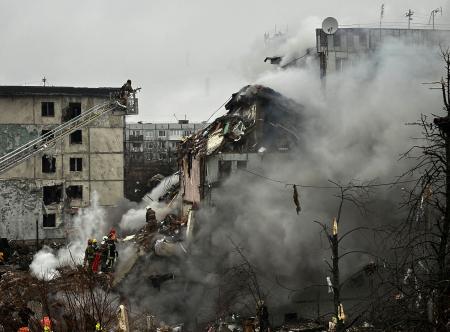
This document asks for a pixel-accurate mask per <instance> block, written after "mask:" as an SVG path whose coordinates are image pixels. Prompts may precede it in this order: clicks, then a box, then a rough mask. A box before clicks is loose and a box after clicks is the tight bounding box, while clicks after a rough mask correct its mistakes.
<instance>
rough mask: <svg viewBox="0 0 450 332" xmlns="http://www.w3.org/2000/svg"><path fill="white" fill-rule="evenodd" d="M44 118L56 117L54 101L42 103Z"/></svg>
mask: <svg viewBox="0 0 450 332" xmlns="http://www.w3.org/2000/svg"><path fill="white" fill-rule="evenodd" d="M41 115H42V116H55V103H54V102H52V101H43V102H42V103H41Z"/></svg>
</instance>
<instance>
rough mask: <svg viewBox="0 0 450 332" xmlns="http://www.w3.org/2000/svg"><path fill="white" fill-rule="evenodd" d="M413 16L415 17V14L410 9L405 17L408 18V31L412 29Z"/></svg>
mask: <svg viewBox="0 0 450 332" xmlns="http://www.w3.org/2000/svg"><path fill="white" fill-rule="evenodd" d="M413 15H414V12H413V11H412V10H411V9H408V11H407V12H406V14H405V16H406V17H407V18H408V29H411V21H412V17H413Z"/></svg>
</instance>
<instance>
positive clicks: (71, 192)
mask: <svg viewBox="0 0 450 332" xmlns="http://www.w3.org/2000/svg"><path fill="white" fill-rule="evenodd" d="M66 194H67V197H69V198H72V199H82V198H83V186H69V187H67V189H66Z"/></svg>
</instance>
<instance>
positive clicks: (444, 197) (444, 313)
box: [394, 49, 450, 332]
mask: <svg viewBox="0 0 450 332" xmlns="http://www.w3.org/2000/svg"><path fill="white" fill-rule="evenodd" d="M442 58H443V60H444V64H445V77H443V78H442V79H441V81H440V82H437V84H439V85H440V86H439V88H438V89H439V90H440V91H441V93H442V99H443V109H442V110H443V112H444V114H443V115H442V116H437V115H433V117H434V119H433V121H430V119H429V117H427V116H426V115H422V117H421V119H420V121H418V122H417V123H415V124H416V125H418V126H419V127H420V128H421V129H422V137H420V138H419V139H418V141H419V142H420V144H417V145H415V146H413V147H412V148H411V149H410V150H409V151H407V153H405V157H407V158H413V159H415V160H416V165H415V166H414V167H413V168H412V169H410V170H409V171H408V172H407V173H406V174H405V175H412V176H417V175H419V180H418V182H417V184H416V185H415V186H414V188H413V189H412V190H411V191H410V192H409V194H408V197H407V202H406V203H407V204H408V205H409V206H410V207H411V209H410V214H409V218H408V220H407V222H406V223H405V224H403V225H401V227H400V228H399V229H397V231H396V233H395V234H396V237H397V239H398V240H397V243H396V246H395V247H394V249H395V250H396V251H397V256H396V257H397V258H398V259H399V261H398V266H397V271H396V273H395V275H394V279H396V282H397V287H398V290H399V293H398V295H397V299H398V300H399V301H398V302H399V303H398V304H397V307H402V308H403V313H404V314H405V315H404V316H402V318H401V319H402V320H404V326H405V329H408V330H417V331H418V330H420V329H424V328H426V329H428V330H434V331H439V332H440V331H448V328H449V324H450V268H449V258H450V257H449V244H448V241H449V236H450V234H449V232H450V105H449V100H450V90H449V83H450V51H449V49H447V50H442ZM433 89H434V88H433Z"/></svg>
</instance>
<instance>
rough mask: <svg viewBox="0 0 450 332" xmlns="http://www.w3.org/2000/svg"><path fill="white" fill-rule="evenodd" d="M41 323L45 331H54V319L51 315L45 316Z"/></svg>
mask: <svg viewBox="0 0 450 332" xmlns="http://www.w3.org/2000/svg"><path fill="white" fill-rule="evenodd" d="M41 325H42V327H43V331H44V332H52V321H51V320H50V317H48V316H45V317H44V318H42V319H41Z"/></svg>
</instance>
